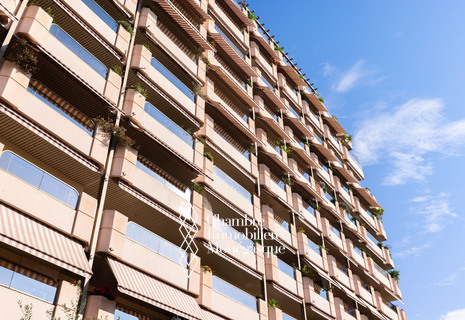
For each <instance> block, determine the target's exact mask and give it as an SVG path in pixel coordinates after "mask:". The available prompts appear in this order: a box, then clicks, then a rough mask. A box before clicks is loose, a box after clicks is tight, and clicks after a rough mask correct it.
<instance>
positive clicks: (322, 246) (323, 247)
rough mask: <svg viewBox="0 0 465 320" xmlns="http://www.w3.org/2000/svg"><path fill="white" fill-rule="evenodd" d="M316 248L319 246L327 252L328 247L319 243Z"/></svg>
mask: <svg viewBox="0 0 465 320" xmlns="http://www.w3.org/2000/svg"><path fill="white" fill-rule="evenodd" d="M318 248H320V249H321V250H324V251H326V253H328V252H329V250H328V248H326V247H325V246H324V245H322V244H319V245H318Z"/></svg>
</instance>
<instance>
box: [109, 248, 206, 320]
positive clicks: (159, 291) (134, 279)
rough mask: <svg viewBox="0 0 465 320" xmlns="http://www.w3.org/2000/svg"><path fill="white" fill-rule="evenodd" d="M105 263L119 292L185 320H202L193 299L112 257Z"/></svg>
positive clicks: (198, 308) (201, 315) (201, 313)
mask: <svg viewBox="0 0 465 320" xmlns="http://www.w3.org/2000/svg"><path fill="white" fill-rule="evenodd" d="M107 261H108V264H109V265H110V268H111V270H112V272H113V274H114V275H115V277H116V281H117V282H118V290H119V291H120V292H122V293H124V294H127V295H129V296H131V297H134V298H136V299H139V300H142V301H145V302H147V303H149V304H151V305H154V306H155V307H158V308H160V309H163V310H166V311H168V312H172V313H174V314H176V315H179V316H181V317H183V318H186V319H190V320H201V319H203V311H202V309H200V307H199V305H198V304H197V302H196V301H195V298H194V297H192V296H190V295H188V294H187V293H185V292H183V291H181V290H179V289H176V288H175V287H172V286H170V285H168V284H166V283H164V282H162V281H160V280H158V279H156V278H154V277H152V276H149V275H148V274H146V273H143V272H142V271H139V270H137V269H134V268H133V267H130V266H128V265H126V264H124V263H122V262H119V261H117V260H115V259H114V258H112V257H108V258H107Z"/></svg>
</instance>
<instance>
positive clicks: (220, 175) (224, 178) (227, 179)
mask: <svg viewBox="0 0 465 320" xmlns="http://www.w3.org/2000/svg"><path fill="white" fill-rule="evenodd" d="M213 174H214V175H215V176H217V177H218V178H220V179H221V180H222V181H223V182H224V183H226V184H227V185H228V186H229V187H230V188H232V189H233V190H234V191H236V192H237V193H238V194H240V195H241V196H243V197H244V198H245V199H247V200H248V201H252V195H251V194H250V192H249V191H247V190H246V189H245V188H244V187H243V186H241V185H240V184H239V183H237V182H236V181H235V180H234V179H233V178H231V177H230V176H228V175H227V174H226V173H224V172H223V171H221V169H220V168H218V167H217V166H213Z"/></svg>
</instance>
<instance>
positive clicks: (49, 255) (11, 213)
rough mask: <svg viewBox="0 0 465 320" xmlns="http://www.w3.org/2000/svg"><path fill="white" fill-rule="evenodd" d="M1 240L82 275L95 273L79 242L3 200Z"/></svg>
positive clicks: (0, 210)
mask: <svg viewBox="0 0 465 320" xmlns="http://www.w3.org/2000/svg"><path fill="white" fill-rule="evenodd" d="M57 214H58V213H57ZM0 242H3V243H5V244H7V245H9V246H12V247H15V248H17V249H19V250H21V251H24V252H27V253H29V254H31V255H33V256H35V257H37V258H39V259H42V260H45V261H47V262H50V263H53V264H55V265H57V266H59V267H61V268H63V269H66V270H68V271H71V272H73V273H76V274H78V275H80V276H83V277H85V276H87V275H89V274H92V271H91V268H90V265H89V262H88V260H87V257H86V255H85V253H84V248H83V247H82V245H81V244H80V243H79V242H77V241H76V240H74V239H72V238H70V237H68V236H66V235H64V234H62V233H60V232H58V231H56V230H54V229H53V228H51V227H49V226H47V225H45V224H43V223H41V222H39V221H36V220H34V219H33V218H31V217H28V216H27V215H25V214H23V213H21V212H19V211H16V210H14V209H12V208H10V207H8V206H7V205H5V204H2V203H0Z"/></svg>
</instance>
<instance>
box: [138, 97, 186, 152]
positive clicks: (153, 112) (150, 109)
mask: <svg viewBox="0 0 465 320" xmlns="http://www.w3.org/2000/svg"><path fill="white" fill-rule="evenodd" d="M144 110H145V112H146V113H147V114H148V115H149V116H151V117H152V118H154V119H155V120H157V121H158V122H159V123H160V124H162V125H163V126H164V127H165V128H166V129H168V130H169V131H171V132H172V133H173V134H175V135H176V136H177V137H178V138H180V139H181V140H182V141H184V142H185V143H186V144H187V145H188V146H190V147H191V148H192V147H193V146H194V139H193V138H192V136H191V135H190V134H188V133H187V132H186V131H185V130H184V129H183V128H181V127H180V126H178V125H177V124H176V123H175V122H173V121H172V120H171V119H170V118H168V117H167V116H165V115H164V114H163V113H162V112H161V111H160V110H158V109H157V108H155V107H154V106H153V105H152V104H151V103H149V102H146V103H145V106H144Z"/></svg>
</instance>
